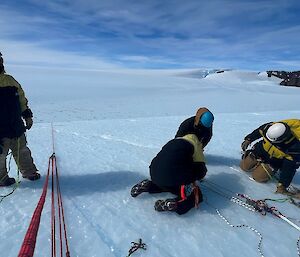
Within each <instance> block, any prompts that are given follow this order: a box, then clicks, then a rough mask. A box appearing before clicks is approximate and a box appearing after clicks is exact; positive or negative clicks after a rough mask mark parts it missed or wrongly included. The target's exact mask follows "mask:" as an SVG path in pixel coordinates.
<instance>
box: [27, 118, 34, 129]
mask: <svg viewBox="0 0 300 257" xmlns="http://www.w3.org/2000/svg"><path fill="white" fill-rule="evenodd" d="M25 123H26V129H28V130H29V129H31V127H32V124H33V120H32V118H31V117H28V118H26V119H25Z"/></svg>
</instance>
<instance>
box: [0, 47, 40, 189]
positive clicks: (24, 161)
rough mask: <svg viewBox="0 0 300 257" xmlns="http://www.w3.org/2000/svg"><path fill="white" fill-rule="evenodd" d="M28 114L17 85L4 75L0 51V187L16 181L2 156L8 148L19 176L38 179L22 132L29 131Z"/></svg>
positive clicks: (26, 103) (22, 92)
mask: <svg viewBox="0 0 300 257" xmlns="http://www.w3.org/2000/svg"><path fill="white" fill-rule="evenodd" d="M32 117H33V114H32V111H31V110H30V108H29V107H28V100H27V99H26V97H25V93H24V91H23V89H22V87H21V85H20V84H19V83H18V82H17V81H16V80H15V79H14V78H13V77H12V76H11V75H8V74H6V72H5V68H4V61H3V58H2V54H1V53H0V186H10V185H12V184H15V183H16V180H15V179H14V178H11V177H9V175H8V173H7V167H6V157H7V155H8V152H9V150H11V151H12V155H13V157H14V160H15V162H16V164H17V166H18V168H19V170H20V172H21V174H22V176H23V178H25V179H29V180H37V179H39V178H40V174H39V173H38V172H37V171H38V170H37V168H36V166H35V164H34V162H33V159H32V156H31V151H30V149H29V148H28V147H27V140H26V135H25V131H26V129H28V130H29V129H30V128H31V127H32V125H33V119H32ZM24 122H25V124H24Z"/></svg>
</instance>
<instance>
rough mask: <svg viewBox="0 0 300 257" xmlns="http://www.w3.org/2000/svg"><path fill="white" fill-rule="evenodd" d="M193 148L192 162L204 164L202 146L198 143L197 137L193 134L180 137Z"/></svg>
mask: <svg viewBox="0 0 300 257" xmlns="http://www.w3.org/2000/svg"><path fill="white" fill-rule="evenodd" d="M182 138H183V139H185V140H187V141H188V142H190V143H191V144H192V145H193V146H194V154H193V160H194V162H205V158H204V154H203V145H202V143H201V142H200V141H199V139H198V137H197V136H196V135H194V134H188V135H185V136H183V137H182Z"/></svg>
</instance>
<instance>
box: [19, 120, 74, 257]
mask: <svg viewBox="0 0 300 257" xmlns="http://www.w3.org/2000/svg"><path fill="white" fill-rule="evenodd" d="M51 126H52V147H53V153H52V155H51V156H50V157H49V161H48V171H47V176H46V181H45V184H44V187H43V192H42V195H41V197H40V200H39V202H38V205H37V207H36V209H35V211H34V213H33V216H32V219H31V222H30V225H29V228H28V230H27V233H26V235H25V237H24V241H23V244H22V246H21V249H20V252H19V255H18V257H32V256H33V254H34V249H35V244H36V238H37V233H38V229H39V225H40V219H41V214H42V211H43V207H44V203H45V200H46V195H47V188H48V181H49V177H50V174H51V178H52V182H51V189H52V193H51V247H52V249H51V257H56V256H57V249H56V227H57V226H59V240H60V241H59V246H60V250H59V251H60V256H61V257H62V256H63V251H64V250H65V256H66V257H70V251H69V245H68V237H67V230H66V224H65V217H64V208H63V202H62V195H61V190H60V184H59V175H58V174H59V173H58V168H57V160H56V156H55V149H54V130H53V125H52V124H51ZM55 189H56V192H55ZM55 196H56V198H57V203H56V202H55ZM56 205H57V207H58V210H56V208H55V206H56ZM56 214H58V225H56ZM63 237H64V240H65V245H64V246H63Z"/></svg>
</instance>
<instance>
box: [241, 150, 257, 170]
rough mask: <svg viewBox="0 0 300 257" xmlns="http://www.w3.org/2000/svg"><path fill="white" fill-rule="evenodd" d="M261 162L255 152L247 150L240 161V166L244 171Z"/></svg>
mask: <svg viewBox="0 0 300 257" xmlns="http://www.w3.org/2000/svg"><path fill="white" fill-rule="evenodd" d="M258 164H259V162H258V160H257V159H256V158H255V156H254V154H253V153H252V152H251V151H246V152H245V153H244V154H243V156H242V160H241V162H240V168H241V169H242V170H243V171H252V170H254V169H255V167H256V166H257V165H258Z"/></svg>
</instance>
